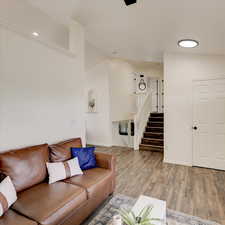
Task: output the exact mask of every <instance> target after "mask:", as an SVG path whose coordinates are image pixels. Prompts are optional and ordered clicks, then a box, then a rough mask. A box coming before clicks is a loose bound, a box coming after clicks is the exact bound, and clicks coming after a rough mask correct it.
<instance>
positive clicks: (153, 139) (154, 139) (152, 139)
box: [142, 137, 164, 141]
mask: <svg viewBox="0 0 225 225" xmlns="http://www.w3.org/2000/svg"><path fill="white" fill-rule="evenodd" d="M142 139H143V140H148V141H164V139H163V138H147V137H143V138H142Z"/></svg>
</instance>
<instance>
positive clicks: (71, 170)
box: [46, 157, 83, 184]
mask: <svg viewBox="0 0 225 225" xmlns="http://www.w3.org/2000/svg"><path fill="white" fill-rule="evenodd" d="M46 165H47V169H48V174H49V184H52V183H55V182H56V181H60V180H64V179H66V178H69V177H73V176H75V175H82V174H83V172H82V170H81V168H80V165H79V161H78V158H77V157H76V158H74V159H71V160H68V161H65V162H56V163H48V162H47V163H46Z"/></svg>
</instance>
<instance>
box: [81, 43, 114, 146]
mask: <svg viewBox="0 0 225 225" xmlns="http://www.w3.org/2000/svg"><path fill="white" fill-rule="evenodd" d="M85 70H86V83H87V86H86V92H87V91H88V90H89V89H93V90H95V93H96V95H97V113H86V128H87V133H86V136H87V143H88V144H93V145H103V146H111V145H112V123H111V117H110V96H109V66H108V58H107V57H105V56H104V54H102V53H101V52H100V51H99V50H98V49H96V48H95V47H94V46H92V45H91V44H89V43H88V42H86V46H85ZM86 103H87V102H86ZM86 108H87V107H86Z"/></svg>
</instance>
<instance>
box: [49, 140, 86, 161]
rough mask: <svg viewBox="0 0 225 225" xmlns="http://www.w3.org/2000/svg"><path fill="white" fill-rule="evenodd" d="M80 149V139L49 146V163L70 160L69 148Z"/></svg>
mask: <svg viewBox="0 0 225 225" xmlns="http://www.w3.org/2000/svg"><path fill="white" fill-rule="evenodd" d="M75 147H77V148H80V147H82V141H81V138H73V139H70V140H66V141H62V142H59V143H57V144H54V145H50V146H49V148H50V161H51V162H64V161H66V160H69V159H71V158H72V155H71V148H75Z"/></svg>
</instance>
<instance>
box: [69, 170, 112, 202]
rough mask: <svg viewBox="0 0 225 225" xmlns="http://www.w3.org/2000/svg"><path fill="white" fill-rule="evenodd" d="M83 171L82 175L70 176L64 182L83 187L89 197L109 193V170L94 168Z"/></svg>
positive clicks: (110, 175) (110, 183)
mask: <svg viewBox="0 0 225 225" xmlns="http://www.w3.org/2000/svg"><path fill="white" fill-rule="evenodd" d="M83 172H84V174H83V175H81V176H79V175H78V176H75V177H71V178H69V179H66V180H65V182H67V183H70V184H74V185H78V186H80V187H83V188H85V189H86V190H87V193H88V197H89V198H98V197H99V196H101V195H102V196H106V195H108V194H109V193H110V190H111V186H112V176H113V173H112V171H111V170H107V169H102V168H94V169H90V170H85V171H83Z"/></svg>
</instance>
